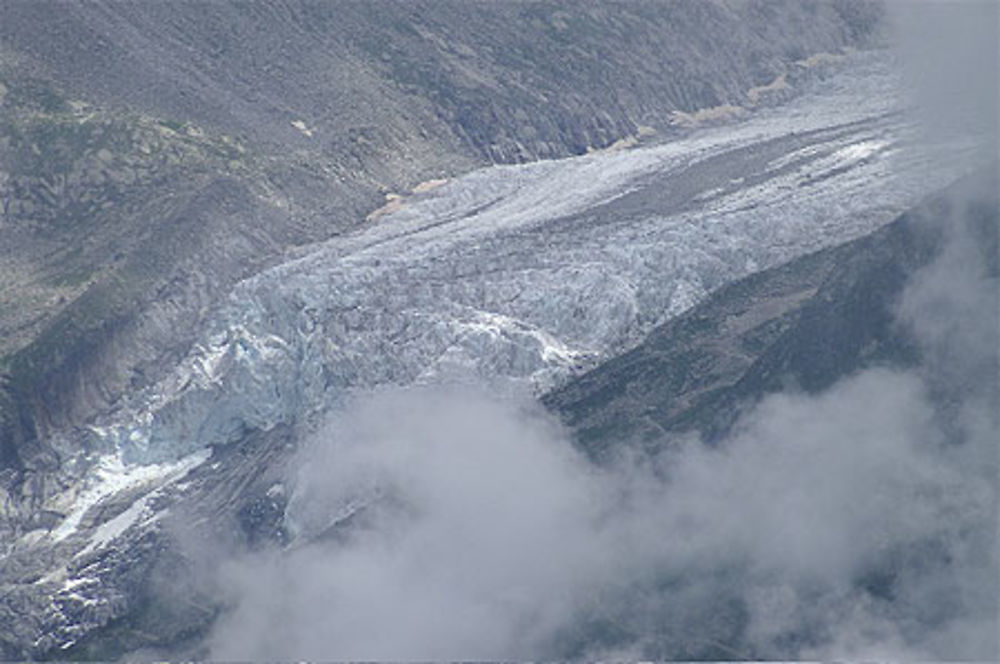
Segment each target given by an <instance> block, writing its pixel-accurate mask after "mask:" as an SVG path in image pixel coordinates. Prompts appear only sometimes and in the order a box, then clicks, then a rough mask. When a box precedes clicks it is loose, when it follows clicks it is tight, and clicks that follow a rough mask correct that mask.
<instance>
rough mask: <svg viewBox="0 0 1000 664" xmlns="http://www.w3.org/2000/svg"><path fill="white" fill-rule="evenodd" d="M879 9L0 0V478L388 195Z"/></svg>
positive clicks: (35, 463) (586, 139) (608, 116)
mask: <svg viewBox="0 0 1000 664" xmlns="http://www.w3.org/2000/svg"><path fill="white" fill-rule="evenodd" d="M878 16H879V10H878V8H877V6H875V5H872V4H868V3H864V2H850V1H847V0H838V1H836V2H831V3H810V4H808V5H802V4H800V3H794V2H791V3H787V4H786V5H784V6H778V5H770V4H757V3H745V4H744V3H735V4H732V3H691V2H675V3H663V2H656V3H623V4H621V5H607V4H603V3H601V4H598V3H594V4H582V5H574V6H573V7H570V8H566V7H560V6H557V5H552V4H546V3H523V4H522V3H497V4H489V5H469V4H467V3H440V2H433V3H390V2H385V3H383V2H378V3H354V2H344V3H312V2H279V3H271V2H268V3H208V4H205V3H194V4H169V5H166V4H161V3H114V2H109V3H103V2H102V3H86V4H83V3H80V4H77V3H69V4H60V5H58V6H57V5H55V4H50V3H45V2H42V3H32V2H16V1H14V2H5V3H4V4H3V6H2V17H3V20H2V21H0V91H2V94H0V104H2V108H3V115H2V119H0V201H2V203H3V216H2V219H0V224H2V225H0V228H2V230H3V233H4V239H5V242H4V245H3V251H2V255H0V270H2V279H3V281H4V283H5V284H6V285H7V286H6V287H5V289H4V291H3V294H2V296H0V297H2V298H3V299H2V301H0V304H2V307H0V449H2V450H3V451H2V453H0V459H2V463H3V466H4V468H5V469H6V470H5V471H4V472H5V473H7V477H8V479H7V480H5V486H7V487H11V486H13V485H17V484H20V483H23V482H24V481H26V480H25V478H26V477H27V476H28V475H31V473H32V472H33V470H41V469H43V468H51V467H53V465H58V463H59V461H58V459H57V458H56V457H55V456H53V450H52V449H51V446H49V445H47V444H46V443H45V441H46V440H48V439H49V438H50V437H51V435H52V434H53V432H56V431H60V430H65V429H67V428H68V427H75V426H79V425H81V424H82V423H84V422H85V421H87V420H88V419H89V418H90V417H92V416H93V415H94V414H96V413H98V412H101V411H103V410H106V409H107V408H108V407H109V406H111V405H112V404H114V403H115V402H116V401H117V400H118V399H119V398H120V397H121V396H122V395H123V394H125V393H129V392H131V391H133V390H136V389H140V388H142V387H144V386H148V385H150V384H152V383H154V382H155V381H156V380H158V379H159V378H161V377H162V376H163V373H164V370H165V369H166V367H168V366H170V365H171V364H172V363H173V362H175V361H176V360H177V358H178V357H180V356H181V355H183V354H184V353H185V352H186V350H187V348H188V346H189V345H190V343H191V342H192V341H193V336H192V334H193V332H194V330H195V329H196V328H197V327H198V326H199V324H200V323H201V322H202V321H203V320H204V318H205V314H206V312H207V311H208V310H210V308H211V306H212V305H213V303H215V302H217V300H218V297H219V296H220V294H221V293H225V292H227V291H228V290H229V288H230V287H231V286H232V285H233V284H235V283H236V282H237V281H239V280H240V279H242V278H245V277H247V276H249V275H251V274H253V273H255V272H257V271H259V270H260V269H261V268H263V267H265V266H267V265H270V264H274V263H276V262H278V261H279V260H280V259H281V258H282V256H283V253H284V252H285V251H286V250H288V249H289V248H292V247H296V246H301V245H305V244H308V243H311V242H314V241H317V240H321V239H325V238H328V237H331V236H333V235H336V234H338V233H341V232H343V231H344V230H345V229H349V228H351V227H354V226H356V225H357V224H358V223H360V222H361V221H362V219H363V218H364V217H365V215H366V214H367V213H368V212H370V211H371V210H373V209H374V208H376V207H378V205H379V199H380V197H381V196H382V194H383V193H385V192H386V191H405V190H406V189H408V188H409V187H412V186H413V185H414V184H416V183H418V182H420V181H422V180H427V179H429V178H432V177H439V176H441V175H451V174H455V173H458V172H463V171H466V170H468V169H469V168H471V167H472V166H474V165H477V164H483V163H487V162H497V161H499V162H519V161H526V160H531V159H537V158H542V157H557V156H565V155H570V154H579V153H582V152H585V151H586V150H588V149H590V148H592V147H593V148H601V147H605V146H607V145H609V144H612V143H614V142H615V141H617V140H620V139H626V138H629V137H633V136H635V135H636V134H638V133H642V132H647V133H648V131H649V130H650V129H654V130H657V131H659V132H660V133H661V134H669V133H671V132H673V131H676V129H675V127H674V125H673V124H672V123H673V122H674V121H675V120H677V118H678V117H680V116H677V115H675V113H676V112H682V113H686V114H687V115H685V116H684V117H685V118H687V117H689V116H691V114H692V113H696V112H697V111H699V110H700V109H703V108H706V107H716V106H725V105H729V106H733V107H736V106H746V107H752V106H755V105H761V104H766V103H768V100H769V99H771V100H772V101H773V100H774V99H781V98H785V97H786V96H788V95H789V94H790V93H791V92H792V91H794V89H795V86H797V85H798V84H799V83H800V82H801V81H802V80H803V79H805V78H808V77H809V76H810V75H811V74H812V73H814V70H815V67H813V66H812V65H813V64H814V63H815V62H816V61H815V60H810V59H808V56H810V55H812V54H813V53H814V52H816V51H829V52H838V51H840V50H842V49H844V48H847V47H851V46H862V45H865V44H866V43H869V42H870V41H871V40H872V39H874V38H875V36H874V35H875V33H876V32H877V24H878V21H877V19H878ZM695 28H697V29H695ZM782 77H783V78H782ZM779 79H780V84H774V83H775V82H776V81H779ZM789 84H790V85H791V86H792V87H791V88H789V87H788V85H789ZM691 117H693V116H691ZM706 117H711V114H709V115H708V116H706ZM25 473H27V475H26V474H25Z"/></svg>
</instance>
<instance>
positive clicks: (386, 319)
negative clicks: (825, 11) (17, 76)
mask: <svg viewBox="0 0 1000 664" xmlns="http://www.w3.org/2000/svg"><path fill="white" fill-rule="evenodd" d="M856 57H857V59H858V62H856V63H855V65H854V67H853V68H851V69H849V70H847V71H845V72H844V73H842V74H839V75H836V76H833V77H831V78H829V79H826V80H824V81H822V82H821V83H820V84H818V85H817V86H816V88H815V89H814V90H812V91H811V92H810V93H808V94H804V95H802V96H800V97H799V98H797V99H796V100H794V101H793V102H791V103H790V104H788V105H786V106H783V107H777V108H772V109H765V110H762V111H760V112H758V113H757V114H755V115H754V116H752V117H750V118H749V119H747V120H745V121H743V122H741V123H739V124H736V125H729V126H725V127H716V128H708V129H700V130H696V131H692V132H690V133H688V134H686V135H683V136H681V137H679V138H676V139H675V140H671V141H669V142H662V143H659V144H653V145H648V146H644V147H639V148H634V149H630V150H625V151H619V152H611V153H595V154H590V155H586V156H580V157H575V158H571V159H563V160H556V161H546V162H538V163H533V164H526V165H516V166H496V167H490V168H484V169H482V170H478V171H475V172H472V173H469V174H467V175H465V176H462V177H460V178H457V179H455V180H452V181H449V182H447V183H445V184H442V185H439V186H436V187H433V188H424V189H422V190H419V193H413V194H411V195H410V196H408V197H407V198H406V199H405V200H404V203H403V205H402V206H401V207H399V208H398V209H396V210H395V211H393V212H390V213H388V214H385V215H383V216H380V217H378V218H377V219H373V220H372V221H371V222H370V223H369V224H368V225H366V226H364V227H362V228H361V229H359V230H357V231H356V232H353V233H351V234H348V235H345V236H340V237H336V238H333V239H331V240H329V241H327V242H325V243H323V244H320V245H318V246H316V247H315V248H314V249H313V250H312V251H311V252H310V253H308V254H307V255H305V256H303V257H301V258H299V259H296V260H293V261H290V262H287V263H284V264H282V265H279V266H277V267H274V268H272V269H270V270H267V271H265V272H262V273H260V274H258V275H256V276H254V277H252V278H250V279H248V280H246V281H244V282H242V283H240V284H239V285H238V286H237V287H236V288H235V289H234V290H233V291H232V293H231V294H230V295H229V297H228V299H227V301H226V302H225V304H224V306H222V307H221V308H220V309H219V311H218V312H216V314H215V315H214V316H213V317H212V319H211V320H210V322H209V324H208V325H207V327H206V329H205V331H204V333H203V334H202V335H201V337H200V340H199V341H198V342H197V343H196V344H195V345H194V346H193V347H192V348H191V350H190V352H189V354H188V355H187V357H186V358H185V359H184V361H183V362H182V363H181V364H180V365H179V366H178V367H177V368H176V370H175V371H173V372H172V373H171V374H170V375H169V376H168V377H167V378H166V379H165V380H163V381H161V382H160V383H159V384H157V385H155V386H153V387H152V388H149V389H147V390H144V391H142V392H140V393H137V394H134V395H132V396H131V397H130V398H129V400H128V402H127V403H126V404H125V405H124V406H123V407H122V408H120V409H119V410H118V411H117V412H115V413H113V414H112V415H109V416H108V417H106V418H105V420H104V421H101V422H99V423H97V424H95V426H94V428H93V429H92V431H93V432H94V436H95V437H96V438H97V439H98V442H99V443H101V444H103V445H104V448H105V449H114V450H117V452H119V453H120V454H121V455H122V456H123V458H124V459H126V460H127V461H129V462H138V463H152V462H158V461H160V462H162V461H164V460H169V459H175V458H177V457H179V456H182V455H184V454H187V453H190V452H192V451H193V450H197V449H199V448H203V447H205V446H207V445H214V444H223V443H226V442H229V441H232V440H234V439H236V438H238V437H239V436H240V435H241V434H242V433H243V432H244V431H246V430H247V429H250V428H261V429H268V428H270V427H273V426H275V425H276V424H278V423H281V422H286V423H302V422H309V421H310V418H312V417H314V416H315V415H317V414H319V413H321V412H322V411H323V410H324V409H326V408H328V407H329V406H330V405H331V404H335V403H337V402H338V401H339V400H340V399H342V398H343V397H344V396H345V395H347V394H349V393H350V392H351V391H352V390H357V389H367V388H372V387H375V386H378V385H382V384H398V385H405V384H412V383H421V382H449V381H462V380H474V381H476V382H479V383H487V384H490V385H491V386H492V387H493V388H494V389H497V390H508V389H510V390H520V389H534V390H543V389H545V388H546V387H549V386H551V385H552V384H554V383H555V382H557V381H559V380H560V379H562V378H564V377H566V376H567V375H569V374H571V373H572V372H574V371H576V370H579V369H580V368H581V367H585V366H589V365H591V364H593V363H594V362H596V361H597V360H599V359H600V358H602V357H606V356H607V355H608V354H609V353H613V352H616V351H619V350H621V349H623V348H626V347H628V346H629V344H632V343H634V342H636V341H637V340H638V339H640V338H641V336H642V335H643V334H644V333H646V332H647V331H648V330H649V329H650V328H651V327H652V326H654V325H656V324H657V323H660V322H662V321H663V320H665V319H666V318H669V317H671V316H674V315H676V314H678V313H680V312H682V311H684V310H685V309H687V308H689V307H691V306H692V305H694V304H696V303H697V302H698V301H700V300H701V299H702V298H704V297H705V296H706V295H707V294H708V293H709V292H711V291H712V290H713V289H716V288H718V287H719V286H721V285H723V284H725V283H727V282H728V281H731V280H733V279H737V278H739V277H742V276H745V275H747V274H749V273H752V272H755V271H758V270H761V269H764V268H767V267H769V266H773V265H776V264H778V263H781V262H784V261H786V260H789V259H791V258H793V257H795V256H798V255H801V254H803V253H806V252H809V251H813V250H816V249H820V248H822V247H825V246H829V245H832V244H836V243H840V242H843V241H845V240H848V239H850V238H853V237H857V236H860V235H862V234H865V233H867V232H869V231H871V230H873V229H874V228H876V227H877V226H879V225H881V224H883V223H885V222H887V221H889V220H890V219H892V218H893V217H894V216H896V215H897V214H898V213H899V212H901V211H902V210H903V209H905V208H906V207H908V206H909V205H911V204H912V203H914V202H915V200H916V199H917V198H919V197H920V196H921V195H922V194H923V193H924V192H926V191H928V190H931V189H933V188H935V187H937V186H940V185H943V184H945V183H946V182H948V181H949V180H951V179H953V178H954V177H955V176H956V175H958V173H957V172H956V171H957V168H958V166H957V164H959V163H963V162H962V159H964V158H965V157H966V156H967V153H968V152H970V151H971V150H974V149H975V144H974V141H967V142H962V140H960V139H952V140H950V141H949V142H942V143H941V144H940V145H936V146H928V145H926V144H922V145H920V146H918V145H917V144H916V143H915V142H914V141H912V140H911V133H912V127H911V126H910V125H909V124H908V123H907V121H906V119H905V117H904V115H903V114H902V113H900V112H899V108H898V101H897V97H896V95H895V94H893V92H892V91H893V90H894V86H895V82H894V80H893V77H892V74H891V73H890V69H889V67H887V66H886V64H885V63H884V62H883V61H881V60H880V58H879V57H878V56H875V55H871V54H868V55H864V56H862V55H858V56H856Z"/></svg>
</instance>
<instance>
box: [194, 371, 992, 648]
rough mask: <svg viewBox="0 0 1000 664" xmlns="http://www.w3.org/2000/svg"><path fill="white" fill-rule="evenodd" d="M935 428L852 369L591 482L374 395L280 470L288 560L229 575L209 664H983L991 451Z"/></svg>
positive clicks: (463, 414)
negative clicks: (285, 483) (726, 662)
mask: <svg viewBox="0 0 1000 664" xmlns="http://www.w3.org/2000/svg"><path fill="white" fill-rule="evenodd" d="M934 413H935V409H934V407H933V406H932V404H931V402H930V401H929V398H928V394H927V389H926V386H925V385H924V383H923V381H922V380H921V379H920V377H919V376H917V375H915V374H913V373H910V374H906V373H896V372H891V371H881V370H878V371H875V370H873V371H868V372H865V373H863V374H861V375H858V376H856V377H854V378H850V379H848V380H845V381H843V382H841V383H840V384H838V385H837V386H835V387H834V388H833V389H831V390H829V391H828V392H827V393H825V394H823V395H821V396H819V397H816V398H811V397H807V396H804V395H778V396H775V397H772V398H769V399H767V400H766V401H764V402H763V403H762V404H761V405H760V406H759V408H757V409H756V410H755V412H754V413H753V414H752V415H751V416H750V417H749V418H747V419H745V420H744V421H743V422H742V424H741V426H740V429H739V431H738V432H737V433H736V434H735V435H734V436H733V437H732V438H731V439H730V440H729V441H728V442H726V443H725V444H724V445H723V446H721V447H717V448H706V447H703V446H701V445H700V444H697V443H696V442H695V441H690V444H688V445H687V446H685V447H684V448H683V449H682V451H680V452H674V453H671V454H670V455H669V456H666V457H664V458H661V459H659V460H658V461H657V462H656V463H652V462H647V463H640V462H638V461H636V460H634V461H632V462H624V461H623V462H621V463H619V464H617V465H616V466H615V467H613V468H605V469H597V468H595V467H593V466H590V465H588V464H587V462H585V461H584V460H583V459H582V458H581V456H580V455H578V454H577V453H576V452H575V451H574V450H573V448H572V447H571V446H570V444H569V443H568V440H567V438H566V436H565V434H564V433H563V432H561V431H560V430H559V428H558V427H556V426H555V425H554V424H553V423H552V422H550V421H548V420H547V419H546V418H545V417H544V416H542V415H541V414H540V413H538V412H537V411H533V410H531V409H530V408H527V409H526V408H525V407H524V406H523V405H514V404H511V403H507V402H499V403H498V402H495V401H491V400H490V399H488V398H485V397H482V396H469V395H468V394H465V393H458V392H454V391H426V390H406V391H390V392H385V393H382V394H379V395H376V396H372V397H370V398H368V399H366V400H364V401H362V402H358V403H355V404H353V405H352V407H350V408H348V409H345V410H344V412H343V413H342V414H340V415H338V416H336V417H334V418H333V419H332V420H331V421H330V423H329V425H328V427H327V428H326V429H325V430H324V431H323V432H322V433H320V434H318V435H317V436H316V438H315V439H314V440H313V441H312V443H311V444H310V445H309V447H308V448H307V449H306V450H305V451H304V452H303V455H302V457H301V461H300V464H299V469H300V470H299V477H298V481H297V483H296V487H297V488H296V498H295V499H294V500H293V503H292V505H291V507H290V519H291V521H292V524H293V525H294V526H295V527H296V528H297V529H298V536H299V539H300V541H306V542H308V543H306V544H304V545H302V546H300V547H298V548H295V549H294V550H292V551H289V552H286V553H282V554H268V555H263V556H258V557H250V558H246V559H243V560H240V561H238V562H233V563H231V564H229V565H228V567H227V569H226V570H225V574H224V579H225V581H224V585H226V586H227V587H228V588H229V590H230V593H231V598H232V600H233V602H234V605H235V609H234V611H232V612H231V613H229V614H228V615H227V616H226V617H225V618H224V619H223V620H222V621H221V622H220V624H219V625H218V627H217V629H216V630H215V632H214V634H213V637H212V639H211V647H212V650H211V654H212V657H213V658H220V659H246V658H252V659H272V658H273V659H290V658H323V659H329V658H333V659H498V658H504V659H509V658H515V659H525V658H560V657H590V658H592V657H599V656H600V657H629V658H634V657H655V658H667V659H677V658H687V657H713V658H725V659H732V658H739V657H744V656H745V657H754V658H777V657H792V658H827V657H848V658H871V657H891V658H906V659H910V658H928V657H930V658H944V657H948V658H951V657H958V658H965V659H980V658H993V657H995V656H996V654H997V649H996V643H995V636H996V619H997V614H996V609H997V607H996V595H995V594H994V591H995V589H996V584H995V580H996V574H997V561H996V530H995V524H996V521H997V510H996V505H997V498H998V497H997V492H996V475H995V470H996V469H995V467H994V468H989V467H986V466H982V465H978V464H977V463H973V460H974V459H973V457H976V456H977V455H978V456H980V457H981V456H982V455H983V449H981V448H982V446H983V445H995V440H996V438H995V434H996V430H995V429H992V430H990V431H982V432H980V435H989V436H993V437H992V438H990V439H988V440H987V439H986V438H981V439H969V440H966V441H965V442H964V443H962V444H961V445H958V446H956V445H954V443H953V442H952V441H950V440H949V439H948V436H947V435H946V434H945V432H943V431H941V430H940V428H939V427H937V426H936V425H935V417H934ZM980 460H981V459H980ZM351 515H353V516H351ZM338 523H339V524H340V525H337V524H338ZM338 531H340V532H339V533H338Z"/></svg>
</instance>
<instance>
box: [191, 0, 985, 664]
mask: <svg viewBox="0 0 1000 664" xmlns="http://www.w3.org/2000/svg"><path fill="white" fill-rule="evenodd" d="M889 6H890V17H891V19H892V25H893V28H894V31H895V39H896V47H897V52H898V53H899V54H900V57H901V61H902V62H903V63H904V69H905V77H906V79H907V81H908V82H909V84H910V90H911V93H912V96H913V100H914V104H915V108H916V109H917V118H918V120H919V122H920V126H921V132H922V135H923V136H924V138H925V140H937V138H938V137H940V136H941V135H943V134H946V133H955V132H965V133H967V134H968V135H972V136H979V137H980V138H981V140H982V145H980V146H979V147H980V148H982V147H984V146H985V147H986V148H987V149H990V148H991V147H993V148H995V145H996V118H997V113H996V110H997V109H996V99H997V88H996V84H997V76H996V70H997V57H996V35H997V7H996V5H995V4H993V3H988V2H982V3H979V2H967V3H938V4H930V3H927V4H924V3H915V4H911V3H902V2H895V3H890V5H889ZM951 203H952V204H951V206H950V212H948V213H945V214H943V215H942V217H941V218H940V219H938V220H937V223H940V224H941V226H942V229H943V237H944V238H945V239H944V243H943V246H942V248H941V251H940V254H939V256H938V257H937V258H936V259H935V260H934V261H933V262H932V263H931V264H930V265H928V266H927V267H925V268H924V269H922V270H920V271H919V272H917V273H916V274H914V275H913V276H912V278H911V279H910V282H909V284H908V286H907V287H906V288H905V290H904V292H903V294H902V296H901V297H900V299H899V301H898V302H897V303H896V304H895V307H896V308H895V314H896V319H897V321H898V325H899V326H900V329H901V330H905V333H906V334H909V335H911V337H912V338H913V339H914V340H915V342H916V344H917V346H918V347H919V348H920V351H921V354H922V360H921V363H920V366H918V367H914V368H908V369H900V368H890V367H880V368H872V369H868V370H865V371H861V372H859V373H856V374H854V375H849V376H846V377H845V378H843V379H842V380H841V381H839V382H838V383H837V384H835V385H834V386H833V387H831V388H830V389H828V390H826V391H825V392H823V393H821V394H813V395H809V394H804V393H798V392H788V393H784V394H775V395H771V396H769V397H766V398H764V399H763V400H762V401H761V402H760V403H759V404H758V405H757V406H756V407H755V408H753V409H752V410H751V411H750V412H749V413H748V414H747V415H746V416H744V417H743V418H742V419H741V420H740V421H739V422H738V423H737V425H736V427H735V428H734V430H733V431H732V433H731V434H730V435H729V436H728V437H727V439H725V440H723V441H722V442H721V443H719V444H718V445H716V446H712V447H709V446H706V445H704V444H702V442H701V441H700V440H699V439H698V438H697V436H690V437H687V438H683V439H678V440H674V441H671V442H672V444H671V445H669V446H667V447H666V451H665V452H663V453H661V454H660V455H658V456H656V457H646V456H642V455H639V454H637V453H632V452H631V451H630V450H628V449H622V450H621V453H620V455H619V457H618V458H617V459H616V460H614V461H613V462H611V463H609V464H608V465H606V466H600V467H598V466H595V465H593V464H591V463H590V462H589V461H587V460H586V458H585V457H584V455H583V454H582V453H581V452H580V451H579V450H578V449H577V448H576V447H574V445H573V443H572V440H571V435H570V432H568V431H566V430H565V429H563V428H562V427H561V426H560V425H559V424H558V423H557V422H555V421H554V420H553V418H552V417H551V416H550V415H548V414H546V413H545V412H544V411H542V410H541V408H540V407H539V406H538V405H537V403H535V402H534V401H533V400H531V399H530V398H528V397H523V398H520V399H519V398H516V397H510V396H505V397H502V398H501V397H497V396H495V395H490V394H489V393H487V392H486V391H485V390H481V391H477V390H475V389H470V388H469V387H468V386H451V387H448V386H444V387H431V388H428V387H421V388H386V389H383V390H378V391H375V392H372V393H366V394H358V395H355V396H354V397H352V398H351V399H350V400H349V401H348V402H347V403H345V404H343V405H342V406H341V407H340V408H338V409H337V411H336V412H334V413H332V414H331V415H330V417H329V419H328V420H327V421H326V422H325V424H324V425H323V426H321V427H320V428H319V430H318V431H317V432H316V433H315V434H314V435H312V436H311V437H310V439H309V440H308V441H306V442H305V443H304V444H303V446H302V449H301V451H300V452H299V453H298V456H297V459H296V461H295V462H294V463H293V464H292V467H293V468H294V473H293V475H292V476H290V477H289V478H288V484H289V486H290V487H291V496H292V497H291V500H290V502H289V505H288V510H287V522H288V526H289V528H290V530H291V531H292V535H293V543H292V545H290V547H289V548H288V549H286V550H283V551H271V552H263V553H256V554H247V555H244V556H241V557H238V558H234V559H231V560H229V561H227V562H226V563H225V564H224V565H223V568H222V569H221V570H220V572H219V583H220V585H221V587H222V589H223V593H224V596H225V599H226V602H227V603H228V606H229V607H230V610H229V611H227V612H226V613H225V614H224V615H223V617H222V618H221V619H220V620H219V622H218V624H217V625H216V626H215V628H214V629H213V631H212V633H211V635H210V637H209V641H208V643H209V648H210V653H211V657H212V658H213V659H229V660H232V659H293V658H295V659H337V660H347V659H366V660H372V659H378V660H389V659H406V660H414V659H434V660H444V659H451V660H454V659H529V658H530V659H541V658H545V659H558V658H588V659H595V658H624V659H636V658H656V659H695V658H710V659H743V658H754V659H778V658H786V659H787V658H791V659H829V658H847V659H875V658H879V659H882V658H888V659H909V660H916V659H923V660H926V659H964V660H996V659H998V658H1000V643H998V633H1000V632H998V615H1000V614H998V600H997V597H998V591H1000V561H998V559H997V556H998V550H1000V546H998V545H1000V538H998V520H1000V514H998V504H1000V496H998V484H1000V482H998V472H1000V463H998V440H1000V425H998V410H997V368H998V362H997V352H998V351H997V348H998V338H1000V335H998V323H997V317H998V313H997V312H998V286H997V274H998V268H997V264H996V263H997V259H996V247H995V242H996V235H995V232H994V233H993V234H990V233H987V234H986V235H985V236H984V235H983V234H982V233H981V232H978V231H977V230H976V228H977V227H976V226H975V225H974V224H972V225H970V224H968V223H966V221H965V220H966V219H967V218H969V216H970V214H972V216H973V217H974V216H975V214H974V210H973V212H972V213H970V209H972V208H974V207H975V205H977V203H976V202H975V201H973V200H953V201H952V202H951ZM992 214H994V215H995V211H993V213H992ZM988 216H989V215H987V217H988ZM993 218H994V219H995V216H994V217H993ZM993 223H994V224H995V222H993ZM991 243H992V244H991Z"/></svg>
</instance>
